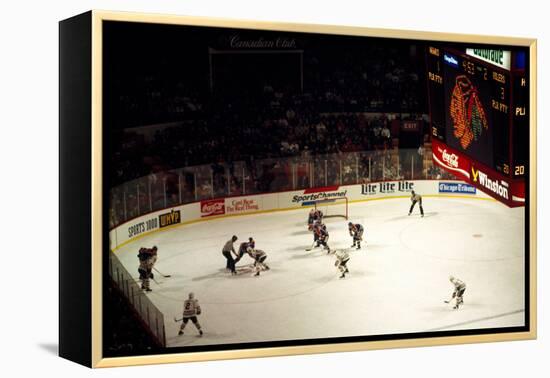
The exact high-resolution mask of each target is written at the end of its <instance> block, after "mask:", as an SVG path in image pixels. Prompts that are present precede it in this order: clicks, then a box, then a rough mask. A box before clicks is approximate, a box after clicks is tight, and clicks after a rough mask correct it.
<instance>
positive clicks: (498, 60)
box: [466, 49, 512, 70]
mask: <svg viewBox="0 0 550 378" xmlns="http://www.w3.org/2000/svg"><path fill="white" fill-rule="evenodd" d="M466 55H470V56H473V57H474V58H477V59H480V60H483V61H484V62H487V63H491V64H493V65H495V66H497V67H500V68H504V69H507V70H510V61H511V57H512V53H511V52H510V51H506V50H490V49H466Z"/></svg>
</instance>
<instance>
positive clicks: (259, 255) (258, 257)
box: [246, 247, 269, 276]
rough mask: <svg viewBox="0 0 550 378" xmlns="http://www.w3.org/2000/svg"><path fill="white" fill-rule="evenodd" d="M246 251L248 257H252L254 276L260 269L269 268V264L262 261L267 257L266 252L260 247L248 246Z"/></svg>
mask: <svg viewBox="0 0 550 378" xmlns="http://www.w3.org/2000/svg"><path fill="white" fill-rule="evenodd" d="M246 252H247V253H248V255H249V256H250V257H252V258H253V259H254V271H255V272H256V273H255V274H254V275H255V276H259V275H260V271H261V270H269V266H267V264H266V263H264V261H265V260H266V259H267V254H266V253H265V252H264V251H262V250H261V249H254V248H252V247H248V248H247V250H246Z"/></svg>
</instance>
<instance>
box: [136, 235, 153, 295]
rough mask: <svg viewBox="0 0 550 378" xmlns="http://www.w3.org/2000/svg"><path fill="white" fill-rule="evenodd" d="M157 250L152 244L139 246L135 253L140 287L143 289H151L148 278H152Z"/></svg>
mask: <svg viewBox="0 0 550 378" xmlns="http://www.w3.org/2000/svg"><path fill="white" fill-rule="evenodd" d="M157 251H158V248H157V247H156V246H153V248H140V249H139V252H138V255H137V256H138V260H139V268H138V273H139V280H140V281H141V288H142V289H143V290H145V291H152V290H151V287H150V280H151V279H153V278H154V276H153V266H154V265H155V262H156V261H157Z"/></svg>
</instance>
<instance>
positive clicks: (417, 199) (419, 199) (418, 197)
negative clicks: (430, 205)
mask: <svg viewBox="0 0 550 378" xmlns="http://www.w3.org/2000/svg"><path fill="white" fill-rule="evenodd" d="M411 202H412V204H411V208H410V209H409V215H411V213H412V211H413V209H414V205H416V203H417V202H418V207H420V215H421V216H422V217H424V209H423V208H422V196H421V195H420V194H416V193H415V192H414V190H411Z"/></svg>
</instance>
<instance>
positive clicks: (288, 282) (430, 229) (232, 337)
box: [116, 197, 525, 347]
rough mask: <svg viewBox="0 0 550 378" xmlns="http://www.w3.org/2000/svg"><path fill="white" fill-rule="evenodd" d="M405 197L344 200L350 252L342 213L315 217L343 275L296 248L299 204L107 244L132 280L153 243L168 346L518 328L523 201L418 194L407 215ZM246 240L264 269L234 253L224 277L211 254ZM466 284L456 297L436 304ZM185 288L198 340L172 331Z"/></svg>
mask: <svg viewBox="0 0 550 378" xmlns="http://www.w3.org/2000/svg"><path fill="white" fill-rule="evenodd" d="M409 206H410V201H409V199H408V198H394V199H384V200H375V201H368V202H357V203H350V204H349V216H350V218H349V220H350V221H352V222H354V223H360V224H362V225H363V226H364V227H365V234H364V241H365V242H364V243H363V245H362V249H361V250H355V249H351V248H350V246H351V244H352V239H351V237H350V236H349V233H348V229H347V222H348V221H346V220H345V219H344V218H329V219H325V223H326V225H327V228H328V231H329V232H330V239H329V245H330V247H331V248H332V249H346V248H347V249H349V252H350V256H351V259H350V261H349V263H348V267H349V270H350V273H349V274H348V275H347V276H346V278H344V279H339V272H338V271H337V269H336V268H335V266H334V261H335V257H334V255H332V254H327V253H326V251H323V250H322V249H321V248H317V249H313V250H312V251H309V252H307V251H306V250H305V249H306V248H308V247H310V246H311V244H312V235H311V233H310V232H308V231H307V226H306V220H307V214H308V211H309V209H306V208H303V209H299V210H291V211H280V212H272V213H265V214H256V215H243V216H236V217H229V218H221V219H215V220H210V221H205V222H198V223H195V224H190V225H184V226H180V227H176V228H172V229H169V230H166V231H162V232H156V233H153V234H151V235H148V236H146V237H144V238H141V239H138V240H135V241H133V242H130V243H128V244H126V245H125V246H123V247H122V248H121V249H119V250H118V251H116V254H117V256H118V257H119V259H120V260H121V261H122V263H123V264H124V265H125V267H126V268H127V269H128V271H130V272H135V274H136V278H137V266H138V259H137V250H138V249H139V247H141V246H144V247H151V246H153V245H156V246H158V248H159V260H158V262H157V264H156V266H155V267H156V268H157V269H158V270H159V271H160V272H162V273H164V274H170V275H171V277H169V278H163V277H161V276H160V275H158V274H156V275H155V279H156V281H157V283H155V282H153V283H152V286H151V288H152V289H153V291H152V292H151V293H149V294H148V296H149V298H150V299H151V300H152V301H153V302H154V304H155V305H156V306H157V307H158V308H159V309H160V310H161V311H162V312H163V314H164V317H165V323H166V340H167V346H169V347H174V346H191V345H205V344H230V343H243V342H258V341H277V340H293V339H315V338H330V337H345V336H362V335H382V334H395V333H414V332H426V331H440V330H458V329H478V328H494V327H511V326H523V325H524V319H525V312H524V309H525V302H524V299H525V298H524V292H525V290H524V289H525V286H524V285H525V277H524V264H525V256H524V254H525V252H524V249H525V248H524V208H522V207H520V208H515V209H511V208H508V207H506V206H505V205H503V204H501V203H499V202H497V201H494V200H491V199H480V198H470V199H468V198H436V197H434V198H430V197H425V198H424V211H425V217H424V218H421V217H420V214H419V212H418V208H416V209H415V211H414V212H413V215H411V216H407V212H408V209H409ZM232 235H237V236H238V237H239V240H238V241H237V242H236V243H235V248H236V249H237V248H238V245H239V243H240V242H243V241H246V240H247V239H248V237H250V236H252V237H253V238H254V239H255V240H256V248H258V249H262V250H264V251H265V252H266V253H267V255H268V258H267V260H266V263H267V264H268V265H269V267H270V268H271V269H270V270H269V271H265V272H262V273H261V275H260V276H259V277H255V276H253V275H252V273H251V270H250V264H251V263H252V260H251V259H250V258H249V257H248V255H245V256H244V257H243V258H242V259H241V261H240V262H239V264H238V265H237V267H238V268H237V269H238V271H239V274H238V275H236V276H232V275H231V274H230V273H228V272H227V271H226V269H225V265H226V260H225V258H224V257H223V256H222V253H221V250H222V247H223V245H224V243H225V242H226V241H227V240H228V239H230V238H231V236H232ZM449 275H454V276H456V277H458V278H460V279H462V280H463V281H465V282H466V285H467V289H466V292H465V295H464V305H463V306H462V307H461V308H460V309H459V310H453V309H452V305H449V304H445V303H444V300H448V299H450V296H451V294H452V290H453V286H452V285H451V284H450V282H449ZM189 292H193V293H195V297H196V298H197V299H198V300H199V303H200V305H201V307H202V314H201V315H200V316H199V321H200V323H201V325H202V327H203V330H204V336H202V337H198V336H197V335H198V332H197V330H196V329H195V327H194V326H193V324H192V323H189V324H188V326H187V328H186V330H185V334H184V335H182V336H178V330H179V323H176V322H174V317H178V318H180V317H181V313H182V305H183V301H184V299H186V298H187V295H188V293H189Z"/></svg>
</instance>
